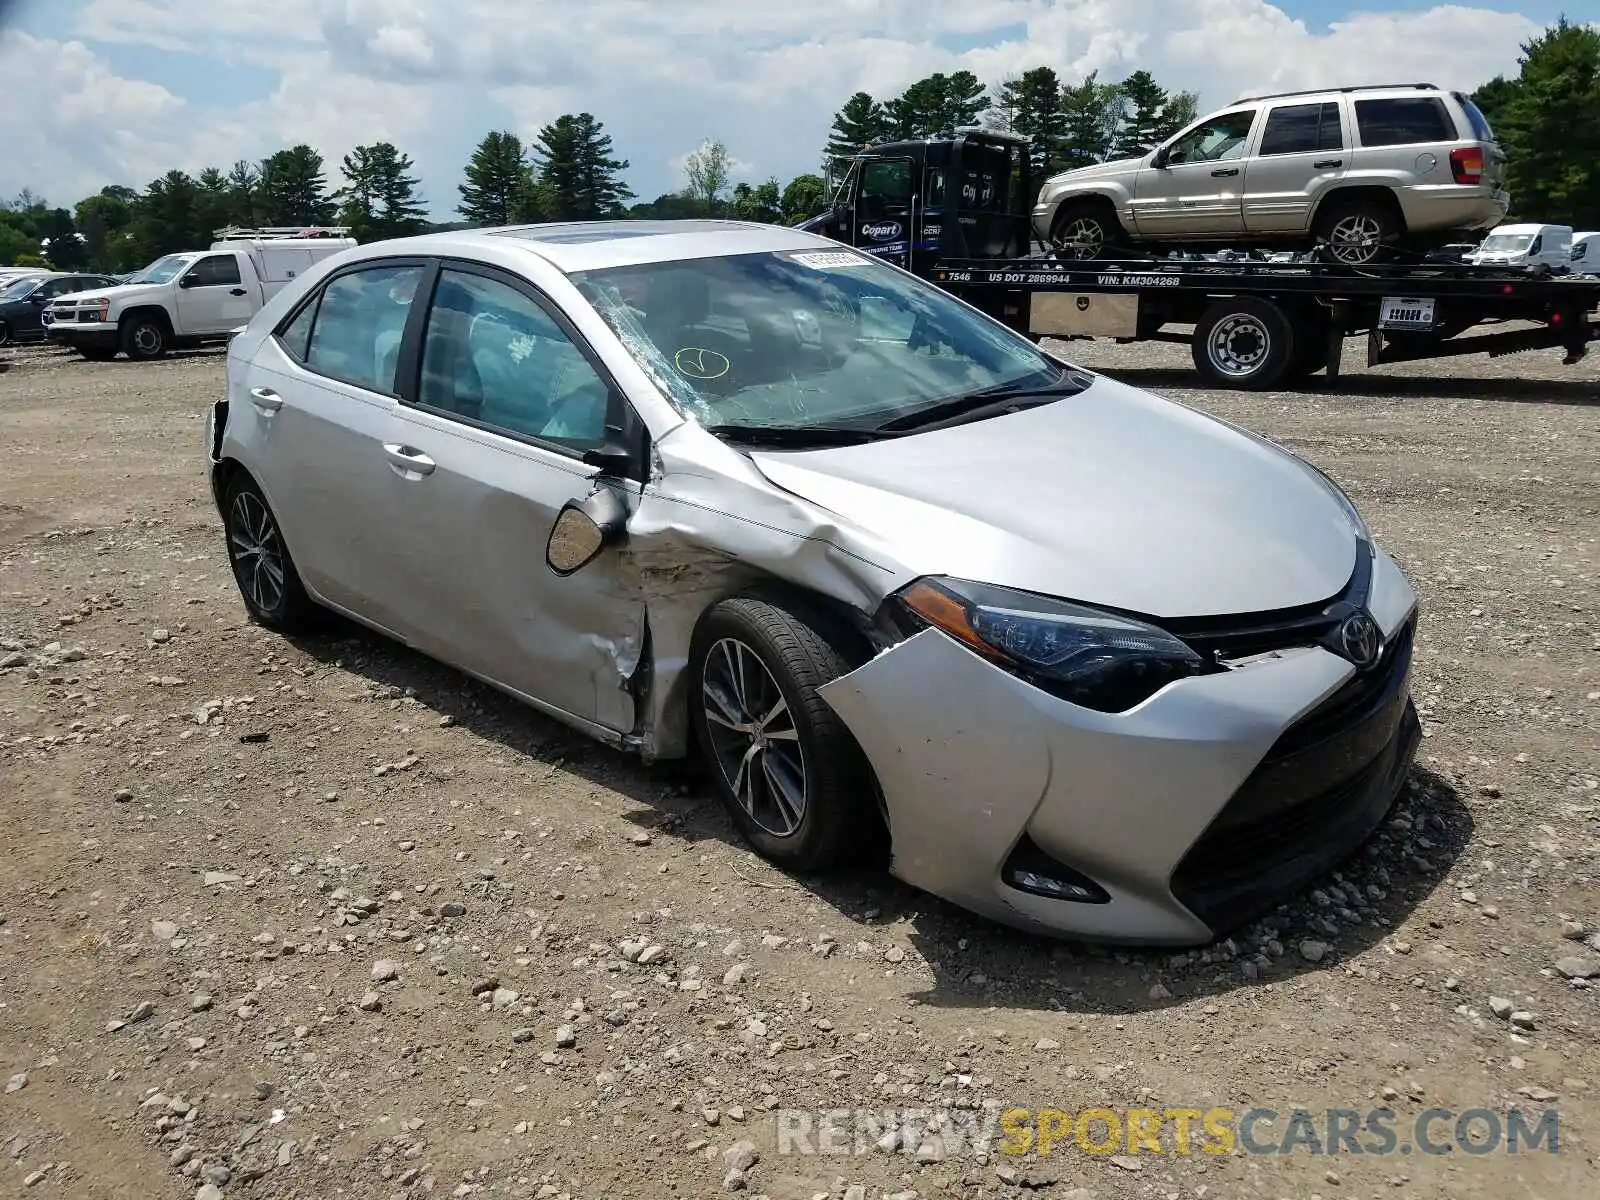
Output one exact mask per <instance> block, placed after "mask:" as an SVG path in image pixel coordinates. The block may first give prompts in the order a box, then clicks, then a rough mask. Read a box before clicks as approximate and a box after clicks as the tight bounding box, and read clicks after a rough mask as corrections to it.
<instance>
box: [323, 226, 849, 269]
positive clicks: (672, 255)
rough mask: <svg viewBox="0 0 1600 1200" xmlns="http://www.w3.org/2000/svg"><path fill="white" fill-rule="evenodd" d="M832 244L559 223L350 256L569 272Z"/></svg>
mask: <svg viewBox="0 0 1600 1200" xmlns="http://www.w3.org/2000/svg"><path fill="white" fill-rule="evenodd" d="M838 246H839V244H838V243H837V242H835V241H831V240H830V239H828V238H823V237H819V236H817V235H815V234H810V233H802V232H801V231H800V230H798V229H787V228H784V227H783V226H779V225H760V224H757V223H756V222H754V221H713V220H683V221H563V222H552V223H547V224H540V225H508V226H500V227H497V228H490V229H458V230H453V231H450V232H446V233H428V234H422V235H419V236H417V237H409V238H395V239H392V240H389V241H385V242H371V243H369V244H368V245H365V246H362V247H361V248H360V249H359V250H357V251H355V252H354V255H355V256H356V257H359V258H369V257H378V256H380V255H383V256H387V255H393V254H440V255H452V254H454V255H461V256H464V257H472V256H474V255H478V254H482V253H484V252H486V251H487V252H488V253H489V255H490V256H491V257H496V258H498V257H500V254H502V253H503V252H504V251H506V250H508V249H509V250H520V251H522V252H525V253H528V254H533V255H537V256H538V257H540V258H542V259H544V260H545V261H546V262H548V263H550V265H552V266H553V267H555V268H556V269H557V270H558V271H561V272H563V273H566V274H571V273H573V272H577V271H592V270H596V269H599V268H602V267H619V266H633V265H636V264H642V263H658V262H679V261H683V260H685V259H692V258H716V257H721V256H725V255H730V254H760V253H772V252H781V251H786V250H815V249H825V248H833V249H838ZM345 261H350V260H348V259H347V260H345Z"/></svg>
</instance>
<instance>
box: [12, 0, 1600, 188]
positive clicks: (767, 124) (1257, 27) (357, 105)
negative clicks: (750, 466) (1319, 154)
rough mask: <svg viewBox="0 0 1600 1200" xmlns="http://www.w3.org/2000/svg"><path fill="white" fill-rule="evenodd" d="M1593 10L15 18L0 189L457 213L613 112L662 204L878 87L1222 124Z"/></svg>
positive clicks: (395, 2) (1478, 68)
mask: <svg viewBox="0 0 1600 1200" xmlns="http://www.w3.org/2000/svg"><path fill="white" fill-rule="evenodd" d="M1563 7H1565V8H1568V9H1572V10H1574V11H1581V10H1583V9H1584V8H1585V7H1586V4H1585V3H1584V2H1583V0H1579V2H1578V3H1576V4H1572V3H1570V0H1569V2H1568V3H1566V4H1565V5H1564V4H1563V3H1561V0H1462V2H1461V3H1457V4H1441V3H1433V2H1431V0H1365V2H1358V3H1354V4H1352V3H1347V2H1346V0H1277V2H1276V3H1268V2H1267V0H809V2H806V3H799V2H797V0H0V10H3V11H4V14H5V15H4V17H3V18H0V20H3V22H4V25H3V28H0V87H3V88H4V89H5V93H6V96H7V101H8V102H7V106H6V107H7V118H6V122H5V130H4V133H3V134H0V196H13V195H15V194H16V193H17V192H18V191H20V190H21V189H22V188H23V187H28V188H31V189H33V191H35V192H36V193H39V194H41V195H43V196H45V197H46V198H48V199H49V200H50V201H51V202H53V203H56V204H71V203H73V202H75V201H76V200H78V199H79V198H80V197H82V196H84V195H86V194H89V193H92V192H94V191H98V190H99V188H100V187H102V186H103V185H105V184H107V183H112V182H115V183H124V184H128V185H130V186H133V187H142V186H143V185H144V184H146V183H148V182H149V181H150V180H151V179H153V178H155V177H156V176H158V175H160V174H162V173H163V172H164V171H166V170H167V169H168V168H171V167H174V166H176V167H182V168H184V169H186V170H189V171H198V170H199V169H201V168H203V167H205V166H207V165H212V164H215V165H220V166H224V167H225V166H227V165H228V164H230V163H232V162H233V161H234V160H235V159H238V158H242V157H243V158H259V157H261V156H263V155H265V154H267V153H269V152H271V151H272V150H274V149H277V148H279V147H281V146H283V145H287V144H292V143H294V142H297V141H305V142H309V143H311V144H312V145H313V146H315V147H316V148H317V149H319V150H320V151H321V152H322V153H323V155H324V156H325V157H326V158H327V159H328V160H329V162H330V164H336V163H337V161H338V160H339V158H340V157H341V156H343V155H344V154H345V153H346V152H347V151H348V150H349V149H350V147H351V146H353V145H355V144H357V143H359V142H371V141H378V140H383V139H387V140H390V141H393V142H395V143H396V144H397V145H399V146H400V147H401V148H402V149H403V150H405V151H407V152H408V153H410V154H411V155H412V156H413V157H414V158H415V159H416V160H417V165H418V171H419V173H420V175H421V177H422V182H423V189H424V192H425V198H426V199H427V201H428V202H429V204H430V206H431V208H432V209H433V211H434V213H435V215H436V216H439V217H441V218H444V217H447V216H448V215H449V214H450V212H451V210H452V209H453V208H454V206H455V204H456V202H457V200H458V196H457V192H456V185H457V184H458V182H459V181H460V171H461V166H462V163H463V162H464V161H465V159H466V156H467V154H468V153H469V151H470V150H471V148H472V146H473V144H474V143H475V142H476V141H477V140H478V138H479V137H481V136H482V135H483V133H485V132H486V131H488V130H490V129H495V128H506V129H512V130H515V131H516V132H518V133H519V134H521V135H523V136H524V137H531V136H532V135H533V133H534V132H535V131H536V130H537V129H538V128H539V127H540V126H541V125H543V124H545V123H546V122H548V121H550V120H551V119H552V118H554V117H556V116H558V115H560V114H561V113H563V112H576V111H582V110H588V111H590V112H593V113H594V114H595V115H596V116H597V117H599V118H600V119H601V120H602V121H603V122H604V123H605V125H606V127H607V129H608V130H609V131H610V132H611V134H612V135H613V137H614V139H615V142H616V148H617V151H618V153H619V154H620V156H622V157H624V158H627V159H629V160H630V162H631V164H632V166H631V169H630V170H629V171H628V172H627V180H628V183H629V184H630V186H631V187H632V188H633V189H634V190H635V191H636V192H637V193H639V194H640V195H641V196H643V197H646V198H650V197H654V196H655V195H657V194H658V193H660V192H662V191H667V190H675V189H676V188H678V187H679V186H681V183H682V176H681V168H680V164H681V162H682V160H683V156H684V155H685V154H686V153H687V152H688V151H690V150H692V149H693V148H694V147H695V146H696V145H697V144H698V143H699V142H700V141H701V140H703V139H704V138H706V137H717V138H720V139H721V140H722V141H723V142H725V143H726V144H727V145H728V147H729V149H730V150H731V151H732V153H733V155H734V156H735V158H736V159H737V160H738V161H739V163H740V164H741V166H742V167H743V169H744V170H745V171H746V172H747V174H748V175H749V176H751V177H753V178H755V179H758V180H759V179H762V178H765V177H766V176H768V175H776V176H778V177H779V178H780V179H784V180H787V179H788V178H789V177H790V176H792V175H794V174H796V173H797V172H799V171H803V170H810V169H813V168H814V164H815V163H816V161H817V158H818V151H819V148H820V147H821V145H822V143H823V141H824V140H825V138H826V135H827V130H828V125H829V122H830V121H831V119H832V115H833V112H834V110H835V109H836V108H837V107H838V106H839V105H840V104H841V103H842V102H843V101H844V99H845V98H846V97H847V96H848V95H849V94H850V93H851V92H853V91H856V90H860V89H864V90H866V91H869V92H872V93H873V94H874V95H881V96H888V95H892V94H894V93H895V92H896V91H898V90H899V89H900V88H901V87H903V86H904V85H905V84H906V83H908V82H909V81H911V80H913V79H915V78H918V77H919V76H922V75H925V74H927V73H928V72H930V71H939V70H944V71H950V70H959V69H961V68H967V69H969V70H971V71H973V72H975V73H976V74H977V75H978V76H979V77H980V78H982V79H985V80H996V79H1000V78H1004V77H1005V76H1007V75H1009V74H1015V73H1017V72H1020V71H1022V70H1026V69H1027V68H1029V67H1032V66H1037V65H1040V64H1048V65H1050V66H1053V67H1054V68H1056V70H1057V71H1059V72H1061V73H1062V74H1063V75H1064V76H1066V77H1069V78H1076V77H1078V76H1080V75H1082V74H1083V73H1085V72H1087V71H1090V70H1099V71H1100V72H1101V78H1103V79H1116V78H1120V77H1121V76H1123V75H1125V74H1127V73H1128V72H1129V71H1132V70H1134V69H1136V68H1139V67H1145V68H1148V69H1149V70H1150V71H1152V72H1153V73H1154V74H1155V76H1156V77H1157V79H1159V80H1160V81H1161V82H1162V83H1163V84H1164V85H1166V86H1168V87H1170V88H1193V89H1196V90H1198V91H1199V92H1200V96H1201V104H1202V106H1203V107H1204V106H1207V105H1212V106H1216V105H1222V104H1226V103H1227V102H1229V101H1230V100H1232V99H1233V98H1234V97H1235V96H1236V95H1238V94H1241V93H1244V92H1247V91H1249V90H1251V89H1254V88H1260V87H1264V86H1272V87H1275V88H1282V89H1288V88H1294V87H1307V86H1320V85H1323V84H1331V83H1359V82H1382V81H1395V80H1404V81H1413V80H1430V81H1432V82H1435V83H1439V84H1442V85H1446V86H1450V87H1460V88H1471V87H1474V86H1476V85H1477V84H1478V83H1480V82H1482V81H1483V80H1484V79H1486V78H1488V77H1490V76H1492V75H1493V74H1495V73H1496V72H1499V71H1507V70H1514V69H1515V64H1516V58H1517V47H1518V44H1519V43H1520V42H1522V41H1523V40H1525V39H1526V38H1528V37H1529V36H1531V35H1533V34H1535V33H1537V32H1538V30H1539V29H1540V28H1541V27H1542V26H1543V25H1544V24H1545V23H1547V22H1549V21H1552V20H1554V18H1555V17H1556V15H1557V13H1558V11H1560V10H1561V9H1562V8H1563Z"/></svg>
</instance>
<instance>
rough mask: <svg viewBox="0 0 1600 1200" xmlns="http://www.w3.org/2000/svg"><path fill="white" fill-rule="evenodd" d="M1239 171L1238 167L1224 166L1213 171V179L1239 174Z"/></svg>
mask: <svg viewBox="0 0 1600 1200" xmlns="http://www.w3.org/2000/svg"><path fill="white" fill-rule="evenodd" d="M1238 173H1239V168H1238V167H1223V168H1221V169H1220V170H1216V171H1213V172H1211V177H1212V178H1213V179H1224V178H1226V177H1227V176H1229V175H1237V174H1238Z"/></svg>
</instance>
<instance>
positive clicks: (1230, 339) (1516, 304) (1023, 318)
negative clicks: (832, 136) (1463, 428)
mask: <svg viewBox="0 0 1600 1200" xmlns="http://www.w3.org/2000/svg"><path fill="white" fill-rule="evenodd" d="M921 273H923V272H919V274H921ZM925 273H926V276H927V278H929V279H930V280H932V281H933V282H934V283H937V284H938V285H939V286H940V287H942V288H945V289H946V290H948V291H950V292H951V293H952V294H954V295H956V296H959V297H960V298H961V299H963V300H965V301H967V302H968V303H969V304H972V305H973V306H974V307H976V308H980V309H982V310H983V311H984V312H987V313H989V314H990V315H991V316H994V317H996V318H998V319H999V320H1001V321H1003V322H1004V323H1005V324H1007V325H1009V326H1011V327H1012V328H1014V329H1017V330H1019V331H1021V332H1023V333H1026V334H1028V335H1029V336H1032V337H1035V338H1037V337H1060V338H1069V339H1072V338H1091V337H1100V338H1113V339H1115V340H1117V341H1120V342H1134V341H1163V342H1177V343H1186V344H1188V345H1189V347H1190V351H1191V353H1192V355H1193V357H1194V365H1195V367H1196V369H1197V370H1199V372H1200V373H1201V374H1202V375H1203V376H1205V377H1206V378H1207V379H1208V380H1209V381H1211V382H1213V383H1216V384H1219V385H1223V386H1227V387H1236V388H1248V389H1264V388H1271V387H1274V386H1276V385H1279V384H1282V383H1295V382H1299V381H1302V380H1304V379H1305V378H1307V377H1309V376H1311V375H1313V374H1315V373H1316V372H1318V371H1324V372H1326V374H1327V375H1328V377H1329V378H1336V377H1337V376H1338V374H1339V370H1340V366H1341V360H1342V357H1343V352H1344V347H1345V339H1346V338H1349V337H1352V336H1359V335H1362V334H1365V335H1366V339H1367V354H1366V360H1367V365H1368V366H1376V365H1378V364H1380V363H1399V362H1417V361H1421V360H1425V359H1436V358H1448V357H1454V356H1458V355H1465V354H1487V355H1489V356H1490V357H1499V356H1501V355H1506V354H1517V353H1521V352H1523V351H1528V350H1542V349H1552V348H1554V349H1561V350H1563V351H1565V357H1564V359H1563V361H1564V362H1565V363H1567V364H1569V365H1570V364H1572V363H1576V362H1578V361H1579V360H1580V359H1581V358H1583V357H1584V355H1585V353H1586V352H1587V350H1588V347H1589V345H1590V343H1592V342H1595V341H1600V279H1596V278H1592V277H1583V276H1546V277H1539V276H1533V275H1529V274H1526V273H1520V272H1513V271H1505V270H1497V269H1495V268H1485V267H1473V266H1453V265H1441V264H1426V265H1418V266H1410V265H1398V266H1377V267H1346V266H1335V265H1332V264H1316V263H1311V264H1307V263H1252V262H1231V263H1228V262H1198V263H1197V262H1188V261H1181V262H1138V261H1130V262H1110V261H1102V262H1089V263H1086V262H1076V261H1060V260H1056V259H1052V258H1048V257H1040V258H1025V259H1018V260H1013V261H1009V262H996V261H994V260H992V259H966V260H946V259H938V260H934V261H932V262H930V263H928V264H927V267H926V269H925ZM1174 326H1189V327H1192V329H1175V328H1173V327H1174Z"/></svg>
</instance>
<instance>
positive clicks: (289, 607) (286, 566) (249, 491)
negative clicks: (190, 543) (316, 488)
mask: <svg viewBox="0 0 1600 1200" xmlns="http://www.w3.org/2000/svg"><path fill="white" fill-rule="evenodd" d="M222 513H223V526H224V530H225V533H226V536H227V539H228V563H229V565H230V566H232V568H233V580H234V582H235V583H236V584H238V585H239V595H240V597H241V598H242V599H243V600H244V606H245V609H246V611H248V612H249V614H250V616H251V618H252V619H253V620H255V621H257V622H259V623H260V624H262V625H265V626H266V627H267V628H269V629H276V630H278V631H279V632H280V633H301V632H305V631H307V630H309V629H311V628H312V627H313V626H314V625H315V623H316V617H317V608H316V605H315V604H313V603H312V601H311V598H310V597H309V596H307V595H306V590H305V586H304V585H303V584H302V583H301V582H300V573H299V572H298V571H296V570H295V566H294V559H292V558H291V557H289V547H288V546H287V545H286V544H285V542H284V540H283V532H282V530H280V529H279V528H278V519H277V517H275V516H274V515H273V513H272V508H271V507H270V506H269V505H268V504H267V498H266V497H265V496H263V495H262V494H261V489H260V488H259V487H257V486H256V484H255V481H254V480H252V479H251V478H250V477H249V476H247V475H244V474H242V473H241V474H240V475H238V476H236V477H235V478H234V479H232V480H230V481H229V483H228V485H227V487H226V488H225V489H224V491H223V495H222Z"/></svg>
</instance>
